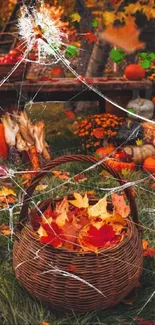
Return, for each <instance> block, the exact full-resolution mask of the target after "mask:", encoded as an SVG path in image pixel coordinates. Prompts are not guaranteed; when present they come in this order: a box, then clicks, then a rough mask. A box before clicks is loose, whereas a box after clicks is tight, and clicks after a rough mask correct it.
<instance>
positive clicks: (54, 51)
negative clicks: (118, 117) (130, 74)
mask: <svg viewBox="0 0 155 325" xmlns="http://www.w3.org/2000/svg"><path fill="white" fill-rule="evenodd" d="M24 8H25V9H24V10H27V7H24ZM31 14H32V15H33V17H36V14H37V12H36V9H35V7H34V8H32V11H31V13H29V12H28V11H27V12H26V15H27V16H26V17H27V19H30V15H31ZM22 23H23V21H20V23H19V26H20V30H21V31H22ZM24 23H25V21H24ZM27 23H28V21H26V24H27ZM50 24H51V25H50V26H52V27H53V28H55V25H54V22H52V21H50ZM24 26H25V25H24ZM56 31H57V35H56V37H57V38H56V39H55V38H54V39H53V40H52V42H50V44H49V34H48V35H46V34H44V38H43V39H40V38H39V39H38V41H37V46H38V61H37V63H39V64H41V65H54V64H56V63H57V62H61V64H63V65H64V66H65V67H66V68H67V69H68V70H69V71H70V72H72V73H73V75H74V76H75V77H76V78H77V79H78V80H80V82H82V83H83V84H84V85H85V86H86V88H87V89H90V90H91V91H94V92H95V93H97V94H98V95H99V96H100V97H102V98H103V99H105V100H106V101H108V102H109V103H111V104H113V105H114V106H115V107H117V108H119V109H120V110H122V111H125V112H126V109H125V108H123V107H121V106H120V105H118V104H117V103H115V102H114V101H112V100H111V99H110V98H108V97H106V96H105V95H104V94H103V93H102V92H101V91H99V90H98V89H97V88H95V87H94V86H92V85H90V84H88V82H87V81H86V80H85V79H84V78H81V76H79V74H78V73H77V72H76V71H75V70H74V69H73V68H72V66H71V62H70V61H69V60H68V59H66V58H65V55H64V53H65V49H66V47H67V46H68V44H67V39H66V35H65V41H66V42H64V40H62V38H63V37H64V35H62V34H61V33H60V34H59V33H58V32H59V30H56ZM21 34H22V33H21ZM61 37H62V38H61ZM28 40H30V42H29V41H27V47H26V50H25V52H24V55H23V57H22V59H21V60H20V61H19V62H17V63H16V64H15V66H14V67H13V69H12V70H11V71H10V72H9V74H8V75H7V76H6V77H4V78H3V79H2V80H1V81H0V86H2V85H3V84H4V83H5V82H8V80H9V77H10V76H11V75H12V73H13V72H14V71H15V70H16V69H17V67H18V66H19V65H20V64H21V63H22V62H23V61H25V68H26V64H27V62H29V59H27V57H28V54H29V52H30V51H31V50H32V48H33V46H34V44H35V42H36V35H34V34H32V35H31V33H30V35H29V39H28ZM56 42H57V46H56V47H55V43H56ZM25 43H26V40H23V44H25ZM51 44H52V45H51ZM61 46H62V48H63V49H62V50H61ZM51 55H52V59H53V61H51ZM23 75H24V73H23ZM23 82H24V78H23V79H22V82H21V86H20V90H19V91H18V94H19V95H18V102H17V110H19V107H20V100H21V98H22V96H24V95H23V94H22V85H23ZM9 83H10V82H9ZM44 84H46V82H45V83H44V82H43V83H42V85H41V87H40V89H39V90H38V91H37V92H36V93H35V95H34V96H33V97H32V98H31V99H30V100H29V101H28V102H27V105H29V111H30V112H31V109H32V106H33V103H34V99H35V97H36V96H37V94H38V92H39V91H40V90H41V88H42V87H43V86H44ZM11 85H12V87H14V85H13V84H11ZM32 87H33V85H32ZM77 96H78V95H77ZM71 100H73V98H71V99H70V100H69V101H71ZM41 105H42V107H43V110H42V112H41V115H43V112H44V111H45V110H46V105H47V103H41ZM1 110H2V111H3V107H1ZM129 114H131V115H132V116H134V117H137V118H140V117H139V116H138V115H136V114H134V113H132V112H129ZM141 120H144V121H147V122H150V123H152V124H155V122H154V121H152V120H148V119H147V118H144V117H141ZM134 134H135V130H133V131H132V132H131V134H130V136H129V137H128V138H127V139H126V141H124V142H123V143H122V144H121V145H120V146H119V147H117V148H116V149H115V150H117V149H119V148H121V147H123V146H124V145H125V144H126V143H128V141H129V139H131V138H132V137H134ZM106 159H107V158H104V159H102V160H100V161H98V162H97V163H95V164H93V165H91V166H90V167H87V168H82V169H81V171H80V172H79V171H78V173H76V174H75V175H74V176H71V177H69V178H68V179H67V180H66V181H63V182H61V183H60V184H58V185H56V186H54V187H52V188H50V189H48V190H46V191H44V193H43V194H44V195H45V196H46V195H50V196H51V197H54V196H55V193H57V192H58V191H59V190H61V189H62V188H64V186H70V187H71V188H72V187H75V188H77V183H76V182H75V176H78V175H79V174H80V173H81V174H83V173H84V174H87V173H88V174H89V172H91V171H94V170H95V171H96V170H97V168H98V167H99V166H100V165H101V164H102V162H104V161H106ZM2 169H3V168H2ZM41 171H42V169H41V170H40V172H41ZM3 172H4V175H3V176H2V177H0V179H1V180H4V177H5V180H9V181H11V182H12V184H14V185H15V187H16V188H17V190H18V191H20V194H21V199H20V200H19V202H18V203H15V204H13V205H12V206H10V205H9V204H8V206H7V208H4V209H1V211H0V212H1V213H2V214H3V213H4V212H5V211H6V212H8V213H9V228H10V230H11V240H13V238H12V236H13V234H14V211H15V210H16V209H17V210H18V211H19V209H21V207H22V204H23V195H25V194H26V193H27V192H26V189H25V187H24V186H22V185H21V184H20V183H19V182H18V179H17V176H18V177H19V176H20V175H21V176H22V175H23V174H24V173H25V172H26V173H32V172H36V171H32V170H30V171H29V170H25V169H23V170H21V171H19V170H18V169H17V168H15V167H14V166H13V167H12V168H6V169H5V168H4V169H3ZM45 174H46V173H45ZM147 174H148V175H147V176H143V177H142V178H140V179H139V180H136V181H134V180H133V181H127V182H125V184H124V185H119V186H113V187H108V186H105V187H102V186H97V187H95V186H94V185H89V189H90V187H91V189H97V191H98V192H100V193H101V196H103V194H102V193H108V195H110V194H111V193H113V192H116V193H119V192H120V191H122V190H123V189H126V188H128V187H129V188H131V187H133V188H135V189H136V188H138V189H141V190H142V191H146V192H148V191H149V193H150V194H152V196H154V195H155V193H154V191H153V190H148V189H146V188H145V186H144V184H145V181H146V180H147V181H150V180H154V176H153V175H152V174H151V173H147ZM115 180H116V181H118V179H116V178H115ZM80 188H83V189H84V190H85V191H87V189H88V187H87V186H86V185H84V184H82V185H80ZM41 197H42V194H36V193H35V194H33V196H32V198H31V205H32V206H34V207H35V208H36V210H37V211H38V212H39V213H40V214H41V215H42V217H43V218H44V219H45V220H46V222H47V223H48V219H46V217H45V216H44V214H43V213H42V211H41V210H40V209H39V207H38V205H37V202H38V200H39V199H40V198H41ZM142 211H143V212H144V213H146V212H147V213H148V217H149V218H150V220H151V222H152V221H153V223H154V222H155V220H154V212H155V208H150V206H149V202H146V205H145V207H144V208H143V210H142ZM49 226H50V227H51V225H50V224H49ZM142 227H143V229H144V230H147V231H149V232H150V233H151V234H154V233H155V228H149V227H148V226H147V225H143V226H142ZM20 240H22V239H21V238H20ZM68 242H69V241H68ZM45 247H46V245H43V246H42V247H41V248H40V249H39V250H38V251H34V252H31V253H33V255H34V257H33V259H41V254H40V252H41V250H43V249H44V248H45ZM8 248H9V247H8ZM111 258H112V257H111ZM114 259H115V258H114ZM116 260H118V259H116ZM120 261H121V262H123V263H124V264H126V263H127V262H125V261H124V260H122V259H120ZM27 262H28V260H25V261H23V262H22V263H20V264H19V265H18V266H17V267H16V269H17V268H20V267H21V265H23V264H24V263H27ZM129 264H130V263H129ZM132 265H133V267H136V268H139V266H138V265H134V264H132ZM47 267H48V268H49V269H48V271H45V272H41V273H40V275H41V274H45V273H51V276H52V274H54V273H57V274H60V275H62V276H64V277H71V278H74V279H76V280H78V281H79V282H82V283H84V284H86V285H87V286H89V287H91V288H92V289H93V290H94V291H96V292H97V293H99V294H100V295H101V296H104V297H105V294H104V292H101V291H100V290H99V289H98V288H97V287H96V286H93V285H92V284H91V283H88V282H87V281H85V280H84V279H83V278H81V277H78V276H76V275H74V274H72V273H70V272H67V271H64V270H61V269H59V268H58V266H57V265H55V264H54V263H52V262H51V263H48V264H47ZM143 270H144V271H145V272H146V273H148V276H149V274H151V275H153V274H154V271H152V270H151V269H147V268H145V267H144V268H143ZM154 295H155V291H153V292H152V293H151V295H150V296H149V297H148V299H147V300H146V301H145V303H144V304H143V305H142V306H141V308H140V309H139V312H138V313H137V315H135V317H136V316H139V315H140V314H141V312H142V311H143V310H144V308H145V307H146V306H147V304H148V303H149V302H150V300H152V298H153V296H154ZM75 317H76V315H75ZM130 324H133V321H132V322H131V323H130Z"/></svg>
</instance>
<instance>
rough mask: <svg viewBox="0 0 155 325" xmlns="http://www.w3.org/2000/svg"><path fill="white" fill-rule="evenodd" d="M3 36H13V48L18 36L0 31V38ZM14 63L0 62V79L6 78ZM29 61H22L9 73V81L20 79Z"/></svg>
mask: <svg viewBox="0 0 155 325" xmlns="http://www.w3.org/2000/svg"><path fill="white" fill-rule="evenodd" d="M3 36H10V37H12V38H13V43H12V46H11V49H13V48H14V47H15V45H16V43H17V41H18V37H17V36H16V35H15V34H13V33H0V38H2V37H3ZM15 65H16V63H11V64H0V79H1V80H2V79H3V78H6V77H7V76H8V75H9V74H10V73H11V71H12V70H13V69H14V68H15ZM29 65H30V64H29V63H26V62H22V63H20V65H19V66H18V67H17V68H16V69H15V70H14V71H13V72H12V73H11V75H10V77H9V79H8V80H9V81H22V80H23V79H24V78H25V76H26V74H27V70H28V67H29Z"/></svg>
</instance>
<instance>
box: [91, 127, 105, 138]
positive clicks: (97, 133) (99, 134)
mask: <svg viewBox="0 0 155 325" xmlns="http://www.w3.org/2000/svg"><path fill="white" fill-rule="evenodd" d="M93 135H94V137H95V138H96V139H103V137H104V133H103V129H102V128H97V129H95V130H94V131H93Z"/></svg>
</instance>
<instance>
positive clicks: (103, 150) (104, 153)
mask: <svg viewBox="0 0 155 325" xmlns="http://www.w3.org/2000/svg"><path fill="white" fill-rule="evenodd" d="M113 150H114V147H106V148H105V147H100V148H98V149H97V150H96V152H95V154H96V156H98V157H99V158H101V159H102V158H105V157H107V156H109V155H110V154H111V153H112V152H113Z"/></svg>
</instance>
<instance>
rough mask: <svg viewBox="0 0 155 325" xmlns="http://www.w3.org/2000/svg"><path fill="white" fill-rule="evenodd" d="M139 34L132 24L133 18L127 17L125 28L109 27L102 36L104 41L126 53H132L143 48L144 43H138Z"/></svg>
mask: <svg viewBox="0 0 155 325" xmlns="http://www.w3.org/2000/svg"><path fill="white" fill-rule="evenodd" d="M139 34H140V30H138V28H137V27H136V25H135V23H134V17H129V18H128V20H127V22H126V25H125V26H119V27H116V26H113V25H109V26H108V27H107V28H106V29H105V31H104V32H103V34H102V36H103V38H104V40H105V41H107V42H109V43H110V44H112V45H113V46H118V47H120V48H121V49H123V50H124V51H126V52H127V53H132V52H135V51H136V50H140V49H143V48H144V47H145V43H143V42H141V41H139Z"/></svg>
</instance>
